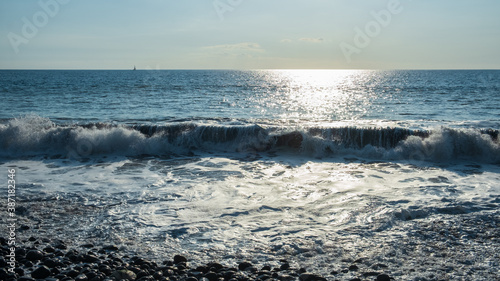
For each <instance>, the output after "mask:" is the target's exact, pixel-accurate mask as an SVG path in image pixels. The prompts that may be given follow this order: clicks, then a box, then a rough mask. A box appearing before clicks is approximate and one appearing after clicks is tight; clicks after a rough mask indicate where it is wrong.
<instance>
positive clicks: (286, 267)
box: [280, 263, 290, 270]
mask: <svg viewBox="0 0 500 281" xmlns="http://www.w3.org/2000/svg"><path fill="white" fill-rule="evenodd" d="M280 269H281V270H288V269H290V264H289V263H284V264H282V265H281V266H280Z"/></svg>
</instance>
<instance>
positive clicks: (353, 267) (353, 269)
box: [349, 264, 359, 271]
mask: <svg viewBox="0 0 500 281" xmlns="http://www.w3.org/2000/svg"><path fill="white" fill-rule="evenodd" d="M358 269H359V267H358V266H357V265H355V264H353V265H351V266H349V271H356V270H358Z"/></svg>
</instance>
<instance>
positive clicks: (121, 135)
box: [0, 70, 500, 280]
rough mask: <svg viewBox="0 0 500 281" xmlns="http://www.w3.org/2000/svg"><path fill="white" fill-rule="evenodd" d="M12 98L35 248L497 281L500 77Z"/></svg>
mask: <svg viewBox="0 0 500 281" xmlns="http://www.w3.org/2000/svg"><path fill="white" fill-rule="evenodd" d="M0 100H1V101H2V104H3V105H2V108H1V110H0V167H1V171H3V173H4V175H5V176H4V178H6V177H7V175H8V171H9V170H10V169H15V176H16V192H15V198H16V202H17V204H16V218H17V225H18V227H19V228H18V232H17V235H18V237H19V239H26V238H28V237H30V236H33V235H34V236H37V237H47V238H52V237H58V238H59V239H63V240H67V241H71V243H73V244H74V245H82V244H85V243H92V244H94V245H110V244H112V245H117V246H118V247H120V248H121V250H122V251H125V252H131V253H140V254H142V255H145V256H148V257H149V258H152V259H158V260H161V259H164V258H166V257H169V256H173V255H174V254H179V253H181V254H183V255H185V256H187V257H189V258H190V259H192V260H194V262H197V261H199V262H206V261H211V260H216V261H219V262H223V263H229V264H231V263H237V262H238V261H242V260H248V261H252V262H253V263H255V264H261V265H264V264H271V265H276V264H279V263H280V260H281V259H286V260H287V261H288V262H290V264H291V265H292V266H296V267H304V268H307V269H308V270H311V271H315V272H318V273H321V274H323V275H325V276H327V279H329V280H334V279H335V277H333V275H331V274H332V273H331V272H332V271H338V272H340V273H339V274H344V275H343V276H345V278H349V277H356V276H357V275H356V274H357V273H356V272H353V271H349V272H342V269H343V268H345V267H347V266H348V265H350V264H352V263H354V262H357V263H359V264H360V267H365V268H367V270H368V269H370V270H382V271H384V272H388V273H390V274H391V276H393V277H394V278H395V279H396V280H470V279H469V278H470V277H471V276H472V279H474V280H495V279H494V278H498V275H497V274H498V268H499V261H500V256H499V253H500V243H499V238H500V231H499V229H500V212H499V206H500V185H499V182H500V140H499V136H498V134H499V130H500V71H497V70H428V71H427V70H394V71H375V70H248V71H243V70H242V71H236V70H234V71H233V70H227V71H226V70H137V71H132V70H121V71H118V70H109V71H108V70H99V71H91V70H1V71H0ZM6 184H7V180H6V182H5V185H6ZM3 197H4V199H5V200H4V199H2V200H3V201H5V202H7V201H6V198H7V191H5V192H4V196H3ZM6 220H7V218H6V216H2V223H3V224H4V223H6ZM23 237H24V238H23ZM496 280H499V279H496Z"/></svg>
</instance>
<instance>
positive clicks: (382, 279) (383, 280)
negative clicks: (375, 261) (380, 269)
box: [377, 274, 391, 281]
mask: <svg viewBox="0 0 500 281" xmlns="http://www.w3.org/2000/svg"><path fill="white" fill-rule="evenodd" d="M390 280H391V277H389V275H387V274H380V275H379V276H377V281H390Z"/></svg>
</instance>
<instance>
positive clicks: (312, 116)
mask: <svg viewBox="0 0 500 281" xmlns="http://www.w3.org/2000/svg"><path fill="white" fill-rule="evenodd" d="M375 75H376V73H375V72H373V71H359V70H273V71H266V78H267V79H268V81H269V82H270V83H271V84H278V85H280V89H278V90H275V91H268V93H267V96H266V97H265V98H264V99H263V100H262V101H261V102H262V103H264V104H267V106H268V107H272V108H280V109H281V110H279V112H280V115H279V116H280V118H281V119H283V120H296V121H299V120H302V121H304V120H308V121H313V122H322V121H331V120H358V119H362V118H363V117H364V116H365V114H366V113H367V112H368V111H369V110H370V109H371V108H372V107H373V105H372V100H373V99H376V98H377V95H376V93H374V92H373V91H366V89H365V88H364V87H358V85H357V84H360V85H361V84H363V83H360V82H364V83H366V80H369V79H372V78H373V76H375ZM353 88H354V89H358V88H359V89H358V90H356V91H353Z"/></svg>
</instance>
